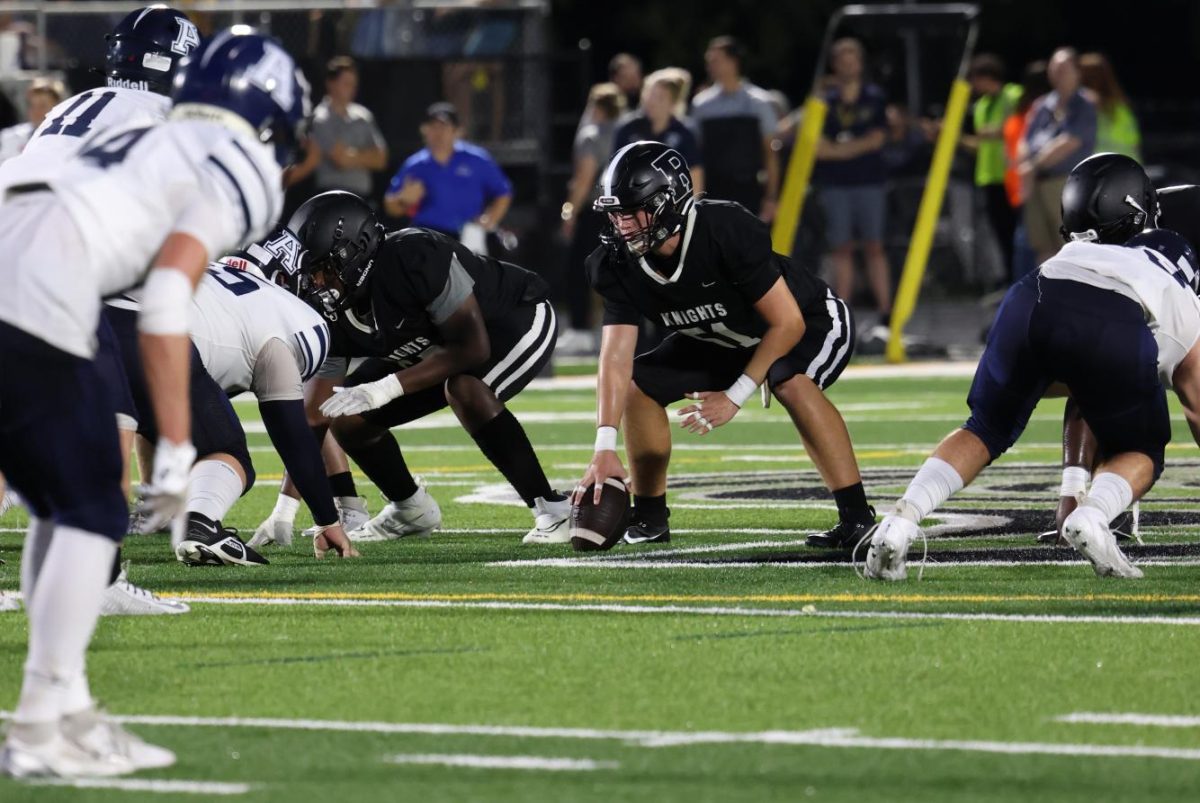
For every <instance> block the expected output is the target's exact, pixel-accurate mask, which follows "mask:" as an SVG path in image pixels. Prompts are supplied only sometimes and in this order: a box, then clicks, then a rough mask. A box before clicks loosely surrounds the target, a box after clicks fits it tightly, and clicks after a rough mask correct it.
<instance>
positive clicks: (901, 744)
mask: <svg viewBox="0 0 1200 803" xmlns="http://www.w3.org/2000/svg"><path fill="white" fill-rule="evenodd" d="M0 716H8V714H7V713H5V714H2V715H0ZM116 719H117V720H118V721H120V722H123V723H128V724H135V725H162V726H176V727H179V726H182V727H215V728H256V729H261V730H293V731H317V732H340V733H378V734H415V735H426V736H492V737H502V738H511V739H558V740H562V739H579V740H588V741H619V742H624V743H626V744H627V745H630V746H638V747H647V748H649V747H658V748H669V747H683V746H687V745H696V744H770V745H792V746H802V747H826V748H843V749H867V750H910V751H911V750H923V751H954V752H966V753H999V754H1005V755H1046V756H1080V757H1109V758H1116V757H1137V758H1164V759H1174V760H1179V761H1200V749H1196V748H1178V747H1153V746H1148V745H1120V744H1072V743H1055V742H1000V741H989V740H974V739H913V738H901V737H874V736H862V735H859V732H858V730H857V729H855V728H822V729H816V730H806V731H788V730H768V731H644V730H602V729H595V728H546V727H531V726H520V725H516V726H514V725H472V724H465V725H464V724H450V723H419V722H357V721H339V720H322V719H272V718H257V717H181V716H128V717H117V718H116ZM417 755H418V756H421V755H426V754H417ZM438 757H439V758H442V759H445V758H451V757H454V758H462V756H454V755H451V756H447V755H440V756H438ZM471 758H474V759H487V760H498V759H503V758H509V759H536V760H540V761H547V760H554V761H561V760H562V759H540V758H538V757H533V756H512V757H497V756H471ZM414 763H415V762H414ZM114 783H119V782H114ZM142 783H151V784H153V783H173V782H156V781H145V782H142Z"/></svg>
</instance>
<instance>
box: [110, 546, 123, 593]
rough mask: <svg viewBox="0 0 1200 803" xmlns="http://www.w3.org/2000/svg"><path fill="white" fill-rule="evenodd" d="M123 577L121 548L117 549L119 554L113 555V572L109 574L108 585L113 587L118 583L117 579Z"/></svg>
mask: <svg viewBox="0 0 1200 803" xmlns="http://www.w3.org/2000/svg"><path fill="white" fill-rule="evenodd" d="M120 576H121V548H120V547H117V554H115V555H113V565H112V570H111V571H109V573H108V584H109V585H112V584H113V583H115V582H117V578H118V577H120Z"/></svg>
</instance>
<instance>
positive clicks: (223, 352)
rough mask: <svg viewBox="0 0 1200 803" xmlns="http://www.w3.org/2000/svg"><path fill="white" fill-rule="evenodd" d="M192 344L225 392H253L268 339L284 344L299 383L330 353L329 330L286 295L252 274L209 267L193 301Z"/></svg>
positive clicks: (220, 266) (311, 311)
mask: <svg viewBox="0 0 1200 803" xmlns="http://www.w3.org/2000/svg"><path fill="white" fill-rule="evenodd" d="M191 333H192V342H193V343H195V344H196V350H197V351H199V352H200V359H201V361H202V362H203V363H204V367H205V368H206V369H207V370H208V373H209V374H210V375H211V376H212V378H213V379H215V380H217V384H218V385H220V386H221V387H222V388H223V389H224V390H225V392H227V393H240V392H241V391H244V390H250V389H252V388H253V387H254V384H253V380H254V373H255V363H256V362H257V360H258V356H259V354H260V353H261V352H262V349H263V347H264V346H265V345H266V344H267V342H268V341H270V340H281V341H283V343H284V344H285V345H286V346H287V347H288V349H289V350H290V351H291V353H292V356H293V357H294V358H295V360H296V367H297V368H298V369H299V372H300V378H301V380H307V379H309V378H311V377H312V376H313V375H314V374H315V373H316V372H317V368H319V367H320V366H321V363H322V362H324V361H325V357H326V355H327V354H328V353H329V327H328V326H327V325H326V324H325V320H324V319H323V318H322V317H321V316H320V315H319V314H318V313H317V311H316V310H314V309H313V308H312V307H310V306H308V304H305V303H304V302H303V301H301V300H300V299H299V298H297V297H296V296H295V295H293V294H292V293H291V292H289V291H288V290H285V289H284V288H282V287H280V286H278V285H276V284H273V283H271V282H269V281H267V280H266V279H261V278H259V277H258V276H256V275H254V274H253V273H250V272H249V271H245V270H239V269H237V268H233V267H230V266H229V265H224V264H221V263H216V264H213V265H210V266H209V268H208V272H207V273H206V274H205V276H204V279H202V280H201V282H200V285H199V287H197V288H196V295H195V298H193V299H192V320H191Z"/></svg>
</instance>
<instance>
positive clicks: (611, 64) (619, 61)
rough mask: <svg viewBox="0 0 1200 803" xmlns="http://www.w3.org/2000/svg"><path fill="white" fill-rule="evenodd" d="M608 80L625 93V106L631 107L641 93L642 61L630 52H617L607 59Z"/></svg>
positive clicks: (634, 104) (635, 104) (635, 103)
mask: <svg viewBox="0 0 1200 803" xmlns="http://www.w3.org/2000/svg"><path fill="white" fill-rule="evenodd" d="M608 80H609V81H610V82H611V83H614V84H616V85H617V88H618V89H620V90H621V92H623V93H624V95H625V107H626V108H627V109H632V108H634V107H635V106H637V104H638V100H639V99H640V97H641V94H642V62H641V61H640V60H639V59H638V57H637V56H634V55H632V54H630V53H618V54H617V55H615V56H613V57H612V58H611V59H609V61H608Z"/></svg>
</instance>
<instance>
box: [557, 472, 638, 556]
mask: <svg viewBox="0 0 1200 803" xmlns="http://www.w3.org/2000/svg"><path fill="white" fill-rule="evenodd" d="M593 488H595V486H594V485H589V486H588V487H587V488H585V489H584V492H583V494H582V496H581V497H580V500H579V504H577V505H572V506H571V546H572V547H574V548H575V551H576V552H600V551H603V550H606V549H612V547H613V545H614V544H616V543H617V542H618V541H620V540H621V536H622V535H624V534H625V528H626V527H627V526H629V491H628V490H626V489H625V485H624V483H622V482H621V481H620V480H618V479H614V478H612V477H609V478H608V479H607V480H605V481H604V490H603V491H601V492H600V503H599V504H596V503H595V502H593V499H594V494H593V492H592V489H593Z"/></svg>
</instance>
